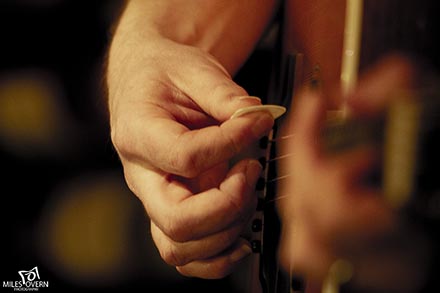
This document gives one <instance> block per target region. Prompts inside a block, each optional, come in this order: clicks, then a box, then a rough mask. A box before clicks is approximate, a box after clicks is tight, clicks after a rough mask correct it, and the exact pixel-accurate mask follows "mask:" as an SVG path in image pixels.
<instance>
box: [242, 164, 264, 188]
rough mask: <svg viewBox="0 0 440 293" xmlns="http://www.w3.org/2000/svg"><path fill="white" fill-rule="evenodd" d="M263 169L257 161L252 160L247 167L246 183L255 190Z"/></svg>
mask: <svg viewBox="0 0 440 293" xmlns="http://www.w3.org/2000/svg"><path fill="white" fill-rule="evenodd" d="M262 169H263V168H262V167H261V164H260V162H258V161H257V160H250V161H249V162H248V164H247V166H246V183H247V184H248V185H249V187H251V188H255V184H257V181H258V178H259V177H260V174H261V171H262Z"/></svg>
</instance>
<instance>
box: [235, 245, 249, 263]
mask: <svg viewBox="0 0 440 293" xmlns="http://www.w3.org/2000/svg"><path fill="white" fill-rule="evenodd" d="M251 253H252V249H251V246H250V245H249V244H248V243H243V244H242V245H241V246H240V247H239V248H238V249H236V250H235V251H234V252H233V253H232V254H231V262H237V261H239V260H241V259H243V258H244V257H246V256H248V255H249V254H251Z"/></svg>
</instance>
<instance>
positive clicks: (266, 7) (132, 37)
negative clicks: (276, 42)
mask: <svg viewBox="0 0 440 293" xmlns="http://www.w3.org/2000/svg"><path fill="white" fill-rule="evenodd" d="M276 2H277V1H276V0H241V1H238V0H191V1H190V0H156V1H154V0H151V1H146V0H131V1H129V3H128V4H127V7H126V9H125V11H124V13H123V15H122V17H121V19H120V23H119V25H118V27H117V30H116V33H115V38H114V41H113V46H112V47H125V48H126V49H129V47H130V46H136V44H137V43H138V42H144V41H145V40H151V41H154V40H157V38H159V39H160V38H165V39H169V40H172V41H175V42H177V43H181V44H187V45H192V46H196V47H199V48H200V49H202V50H205V51H207V52H209V53H210V54H212V55H213V56H214V57H216V58H217V60H219V62H220V63H221V64H222V65H223V66H224V67H225V68H226V69H227V70H228V71H229V73H231V74H234V73H235V72H236V70H237V69H238V68H239V67H240V66H241V64H242V63H243V62H244V61H245V60H246V58H247V57H248V55H249V54H250V52H251V51H252V50H253V48H254V46H255V44H256V43H257V42H258V40H259V38H260V37H261V35H262V33H263V32H264V30H265V28H266V26H267V25H268V23H269V21H270V19H271V17H272V15H273V13H274V10H275V8H276ZM118 49H122V50H123V48H118Z"/></svg>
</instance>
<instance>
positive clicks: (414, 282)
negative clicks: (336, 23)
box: [279, 56, 427, 292]
mask: <svg viewBox="0 0 440 293" xmlns="http://www.w3.org/2000/svg"><path fill="white" fill-rule="evenodd" d="M417 76H418V75H417V72H416V69H415V66H414V65H413V64H412V63H411V62H410V61H408V60H407V59H405V58H402V57H396V56H393V57H389V58H387V59H385V60H382V61H381V62H379V63H378V64H377V65H376V66H374V67H373V68H372V69H371V70H369V71H368V72H367V73H366V74H365V75H364V76H363V78H362V79H361V80H360V82H359V85H358V87H357V88H356V89H355V90H354V92H353V93H352V94H351V95H350V97H349V101H348V106H349V109H350V113H351V116H352V117H356V118H362V119H375V118H378V116H380V114H381V113H382V112H383V111H384V110H385V109H386V108H387V106H388V105H389V104H390V103H391V102H392V100H393V99H395V98H396V96H395V95H393V94H392V93H394V92H395V91H396V89H400V90H409V89H413V88H414V87H416V86H417V81H416V77H417ZM324 99H325V97H324V96H323V94H322V93H319V92H312V91H305V92H303V93H302V94H301V95H300V96H299V97H298V104H297V105H296V108H295V109H296V110H295V112H294V114H293V115H292V116H291V117H290V120H289V122H288V123H287V125H286V127H285V130H284V131H285V132H287V133H289V134H291V133H293V134H294V136H293V138H292V139H291V140H290V141H289V142H288V143H286V144H285V145H284V147H283V148H282V154H286V153H290V154H291V156H289V159H288V160H287V161H286V162H285V164H283V166H282V168H281V171H280V173H281V174H289V175H290V177H289V180H286V182H285V184H284V185H283V186H282V187H281V189H282V191H281V192H280V194H281V195H282V196H285V197H284V198H280V200H279V211H280V215H281V220H282V223H283V235H282V240H281V249H280V255H281V260H282V262H283V263H284V267H286V268H292V270H293V272H294V274H298V275H302V276H305V278H306V280H307V281H310V282H311V283H314V282H315V283H321V282H324V283H325V281H326V278H327V277H328V273H329V269H330V268H331V267H332V265H333V264H335V263H336V261H337V260H347V261H348V262H349V263H350V266H351V269H353V271H352V272H353V273H354V275H353V279H354V281H355V282H357V285H358V286H361V287H363V288H364V289H365V288H367V291H370V292H372V291H374V290H379V291H381V292H384V291H385V292H388V291H393V292H394V291H398V292H400V291H405V292H414V291H416V290H417V288H418V287H419V286H420V284H421V282H422V275H423V271H424V269H426V267H425V265H426V262H425V261H426V258H427V249H426V248H427V246H426V243H425V241H424V240H425V239H424V237H423V235H420V234H419V232H420V231H415V230H414V227H411V226H405V225H403V222H402V221H401V219H400V218H399V216H398V211H396V210H394V209H393V208H392V207H391V206H390V204H389V203H388V202H387V201H386V200H385V198H384V196H383V194H382V191H381V190H380V189H379V188H378V187H377V186H373V185H370V184H367V182H366V180H365V179H366V178H367V176H368V175H369V174H371V173H372V171H374V170H375V169H377V168H379V166H380V161H381V153H380V150H378V149H377V148H376V147H373V146H369V145H363V146H361V147H359V148H357V149H352V150H349V151H347V152H345V153H342V154H337V155H329V154H328V153H327V152H326V151H325V150H324V149H323V148H322V144H321V142H320V139H321V131H322V129H323V127H324V124H325V120H326V110H327V109H326V108H325V103H324ZM311 287H313V285H312V286H311ZM318 287H319V286H318Z"/></svg>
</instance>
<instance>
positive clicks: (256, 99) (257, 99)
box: [238, 96, 261, 104]
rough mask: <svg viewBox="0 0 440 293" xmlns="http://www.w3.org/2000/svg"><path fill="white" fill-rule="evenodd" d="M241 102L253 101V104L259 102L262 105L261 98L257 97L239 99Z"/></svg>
mask: <svg viewBox="0 0 440 293" xmlns="http://www.w3.org/2000/svg"><path fill="white" fill-rule="evenodd" d="M238 100H239V101H252V102H259V103H260V104H261V99H260V98H259V97H255V96H242V97H238Z"/></svg>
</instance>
